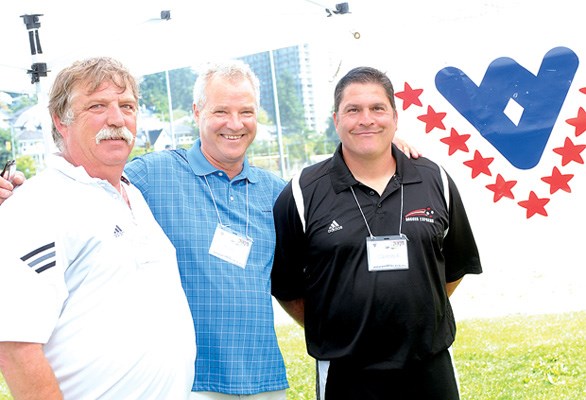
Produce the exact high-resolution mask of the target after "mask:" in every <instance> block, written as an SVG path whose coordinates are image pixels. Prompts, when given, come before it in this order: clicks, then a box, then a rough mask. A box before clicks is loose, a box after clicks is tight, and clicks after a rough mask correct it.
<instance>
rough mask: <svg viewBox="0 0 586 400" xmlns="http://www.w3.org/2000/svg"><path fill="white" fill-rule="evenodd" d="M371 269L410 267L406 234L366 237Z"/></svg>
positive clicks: (393, 269) (389, 269) (384, 269)
mask: <svg viewBox="0 0 586 400" xmlns="http://www.w3.org/2000/svg"><path fill="white" fill-rule="evenodd" d="M366 253H367V255H368V270H369V271H373V272H376V271H395V270H405V269H409V256H408V253H407V238H406V237H405V236H399V235H392V236H374V237H367V238H366Z"/></svg>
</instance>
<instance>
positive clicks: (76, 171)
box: [47, 153, 130, 187]
mask: <svg viewBox="0 0 586 400" xmlns="http://www.w3.org/2000/svg"><path fill="white" fill-rule="evenodd" d="M47 166H48V167H50V168H53V169H55V170H57V171H59V172H61V173H62V174H63V175H65V176H67V177H69V178H71V179H73V180H75V181H77V182H80V183H85V184H98V185H100V186H104V185H107V186H110V187H112V185H111V184H110V182H108V181H107V180H105V179H100V178H94V177H91V176H90V175H89V174H88V173H87V171H86V170H85V168H84V167H83V166H81V165H80V166H77V167H76V166H75V165H73V164H71V163H70V162H69V161H67V160H66V159H65V158H63V156H61V155H59V154H58V153H55V154H49V155H48V157H47ZM120 180H121V181H122V182H124V183H125V184H127V185H129V184H130V182H129V181H128V179H127V178H126V176H124V175H122V176H121V177H120Z"/></svg>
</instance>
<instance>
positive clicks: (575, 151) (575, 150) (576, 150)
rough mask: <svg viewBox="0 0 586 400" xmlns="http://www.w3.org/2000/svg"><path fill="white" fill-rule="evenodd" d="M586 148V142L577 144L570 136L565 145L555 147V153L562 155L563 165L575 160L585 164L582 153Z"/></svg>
mask: <svg viewBox="0 0 586 400" xmlns="http://www.w3.org/2000/svg"><path fill="white" fill-rule="evenodd" d="M585 148H586V145H584V144H578V145H575V144H574V143H573V142H572V141H571V140H570V138H566V140H565V141H564V147H556V148H555V149H553V151H554V153H558V154H559V155H561V156H562V167H563V166H565V165H566V164H568V163H570V162H572V161H575V162H577V163H578V164H584V160H583V159H582V156H581V155H580V153H581V152H582V151H583V150H584V149H585Z"/></svg>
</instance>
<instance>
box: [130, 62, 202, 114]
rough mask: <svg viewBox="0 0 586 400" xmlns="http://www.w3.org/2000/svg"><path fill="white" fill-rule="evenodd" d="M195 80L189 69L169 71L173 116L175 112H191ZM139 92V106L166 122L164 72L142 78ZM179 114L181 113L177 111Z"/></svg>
mask: <svg viewBox="0 0 586 400" xmlns="http://www.w3.org/2000/svg"><path fill="white" fill-rule="evenodd" d="M195 78H196V75H195V73H194V72H193V70H192V69H191V68H180V69H175V70H171V71H169V86H170V89H171V101H172V103H173V114H175V112H176V110H181V111H183V112H184V113H190V112H191V105H192V103H193V84H194V83H195ZM140 91H141V104H143V105H145V106H146V107H147V108H148V109H150V110H152V111H153V112H154V113H155V114H157V115H158V116H159V118H161V119H162V120H165V121H168V120H169V101H168V96H167V78H166V74H165V72H159V73H156V74H150V75H146V76H144V77H143V79H142V81H141V83H140ZM179 113H181V112H180V111H179ZM183 115H185V114H183ZM174 116H175V115H174Z"/></svg>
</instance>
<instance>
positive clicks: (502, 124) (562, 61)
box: [435, 47, 579, 169]
mask: <svg viewBox="0 0 586 400" xmlns="http://www.w3.org/2000/svg"><path fill="white" fill-rule="evenodd" d="M578 63H579V61H578V56H577V55H576V54H575V53H574V52H573V51H572V50H570V49H568V48H566V47H556V48H554V49H551V50H550V51H548V52H547V54H546V55H545V56H544V57H543V62H542V63H541V67H540V68H539V72H538V74H537V75H534V74H532V73H531V72H530V71H528V70H527V69H525V68H523V67H522V66H521V65H520V64H518V63H517V62H516V61H515V60H513V59H511V58H508V57H502V58H497V59H496V60H494V61H493V62H492V63H491V64H490V65H489V66H488V68H487V70H486V73H485V75H484V78H483V79H482V82H481V83H480V86H476V84H475V83H474V82H472V80H471V79H470V78H469V77H468V76H467V75H466V74H465V73H464V72H462V71H461V70H460V69H458V68H454V67H447V68H443V69H442V70H440V71H439V72H438V73H437V74H436V76H435V85H436V87H437V89H438V90H439V92H440V93H441V94H442V95H443V96H444V97H445V98H446V100H447V101H449V102H450V103H451V104H452V105H453V106H454V107H455V108H456V110H458V112H459V113H460V114H461V115H462V116H463V117H464V118H466V119H467V120H468V121H469V122H470V123H471V124H472V125H473V126H474V127H475V128H476V129H477V130H478V132H479V133H480V134H481V135H482V136H483V137H484V138H485V139H486V140H488V141H489V142H490V143H491V144H492V145H493V146H494V147H495V148H496V149H497V150H498V151H499V152H500V153H501V154H502V155H503V156H504V157H505V158H506V159H507V160H508V161H509V162H510V163H511V164H512V165H514V166H515V167H517V168H519V169H530V168H533V167H534V166H536V165H537V164H538V163H539V160H540V159H541V156H542V155H543V151H544V149H545V146H546V144H547V141H548V140H549V136H550V135H551V131H552V130H553V127H554V125H555V122H556V120H557V118H558V116H559V113H560V110H561V108H562V105H563V103H564V100H565V98H566V95H567V94H568V90H569V89H570V86H571V84H572V80H573V79H574V75H575V74H576V70H577V69H578ZM511 99H512V100H514V101H516V102H517V103H518V104H519V105H520V106H521V107H522V108H523V114H522V116H521V119H520V120H519V123H518V124H515V123H514V122H513V121H511V119H509V117H508V116H507V115H506V114H505V108H506V107H507V105H508V104H509V101H510V100H511Z"/></svg>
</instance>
